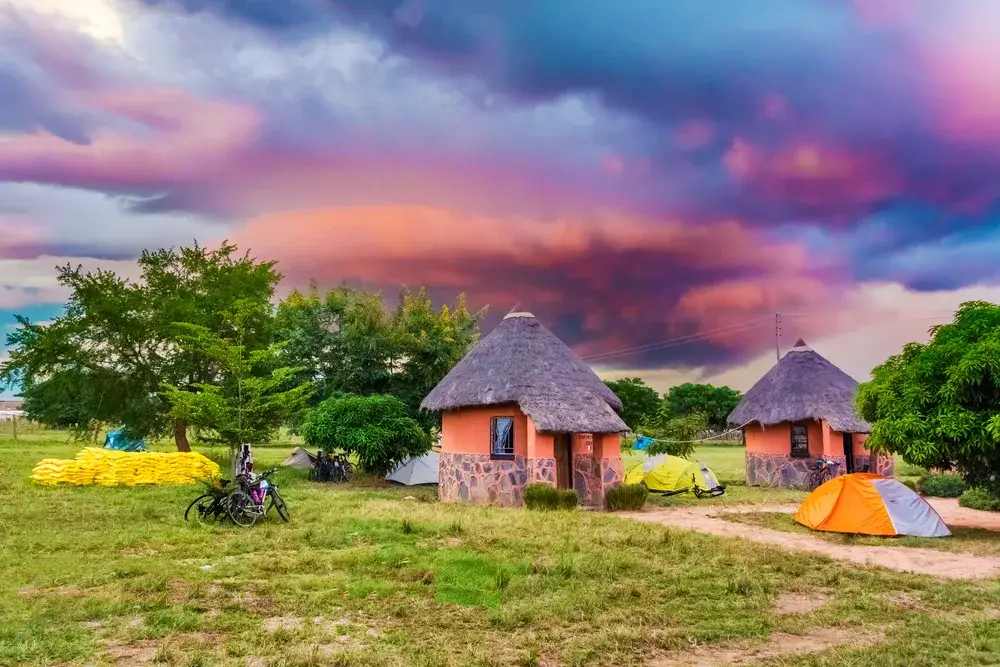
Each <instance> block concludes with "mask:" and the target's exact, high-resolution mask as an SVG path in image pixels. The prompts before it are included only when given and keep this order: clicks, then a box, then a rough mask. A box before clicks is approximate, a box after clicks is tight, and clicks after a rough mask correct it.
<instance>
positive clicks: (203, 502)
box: [184, 479, 233, 523]
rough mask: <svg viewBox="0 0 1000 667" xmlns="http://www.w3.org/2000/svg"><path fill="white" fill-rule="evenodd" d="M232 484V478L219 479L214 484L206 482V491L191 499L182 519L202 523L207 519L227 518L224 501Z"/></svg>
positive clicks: (231, 488) (231, 490)
mask: <svg viewBox="0 0 1000 667" xmlns="http://www.w3.org/2000/svg"><path fill="white" fill-rule="evenodd" d="M232 484H233V482H232V480H228V479H220V480H219V481H218V482H217V483H216V484H206V486H208V493H203V494H202V495H200V496H198V497H197V498H195V499H194V500H192V501H191V504H190V505H188V506H187V509H186V510H184V520H185V521H191V520H195V521H198V522H199V523H204V522H205V521H207V520H209V519H211V520H214V521H219V520H223V521H225V520H227V519H229V511H228V509H227V507H228V506H227V502H226V501H227V499H228V498H229V495H230V494H231V493H232V492H233V487H232ZM192 510H193V511H192Z"/></svg>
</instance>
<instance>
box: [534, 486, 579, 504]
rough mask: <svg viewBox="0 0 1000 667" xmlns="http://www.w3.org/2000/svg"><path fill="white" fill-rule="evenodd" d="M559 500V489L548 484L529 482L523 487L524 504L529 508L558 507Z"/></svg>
mask: <svg viewBox="0 0 1000 667" xmlns="http://www.w3.org/2000/svg"><path fill="white" fill-rule="evenodd" d="M573 495H576V494H573ZM560 501H561V498H560V493H559V490H558V489H556V488H555V487H554V486H549V485H548V484H529V485H528V486H526V487H524V505H525V507H527V508H528V509H529V510H554V509H559V507H560Z"/></svg>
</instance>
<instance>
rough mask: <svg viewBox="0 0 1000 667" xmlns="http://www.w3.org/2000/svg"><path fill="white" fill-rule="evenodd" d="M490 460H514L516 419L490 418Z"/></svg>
mask: <svg viewBox="0 0 1000 667" xmlns="http://www.w3.org/2000/svg"><path fill="white" fill-rule="evenodd" d="M490 458H493V459H512V458H514V418H513V417H491V418H490Z"/></svg>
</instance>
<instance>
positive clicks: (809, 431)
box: [729, 340, 893, 489]
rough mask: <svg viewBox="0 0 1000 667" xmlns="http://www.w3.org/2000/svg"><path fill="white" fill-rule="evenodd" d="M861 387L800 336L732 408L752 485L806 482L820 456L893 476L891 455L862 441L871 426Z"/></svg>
mask: <svg viewBox="0 0 1000 667" xmlns="http://www.w3.org/2000/svg"><path fill="white" fill-rule="evenodd" d="M857 391H858V382H857V380H855V379H854V378H852V377H851V376H849V375H848V374H847V373H845V372H844V371H842V370H840V369H839V368H837V367H836V366H834V365H833V364H832V363H830V362H829V361H827V360H826V359H824V358H823V357H822V356H820V355H819V354H817V353H816V352H814V351H813V350H812V348H810V347H809V346H808V345H806V344H805V343H804V342H803V341H802V340H799V341H798V342H796V343H795V347H793V348H792V349H791V350H789V351H788V353H787V354H785V356H784V357H782V358H781V360H780V361H779V362H778V363H777V364H775V365H774V366H773V367H772V368H771V370H770V371H768V372H767V374H766V375H764V377H762V378H761V379H760V380H758V381H757V384H755V385H754V386H753V387H752V388H751V389H750V391H748V392H747V393H746V394H745V395H744V396H743V400H741V401H740V404H739V405H737V406H736V409H735V410H733V412H732V414H730V415H729V423H730V424H732V425H734V426H742V425H744V424H745V425H746V426H745V428H744V434H745V438H746V475H747V484H749V485H750V486H780V487H791V488H800V489H806V488H808V486H809V477H810V473H811V470H810V467H811V466H812V465H813V463H814V462H815V461H816V459H818V458H820V457H822V458H824V459H828V460H831V461H837V462H838V463H840V466H838V469H837V471H836V472H837V474H844V473H851V472H862V471H863V470H866V469H867V470H869V471H870V472H874V473H878V474H881V475H885V476H887V477H892V474H893V464H892V457H891V456H873V455H872V454H871V452H869V451H868V450H867V449H866V448H865V440H866V438H867V437H868V434H869V433H871V430H872V429H871V425H870V424H869V423H868V422H866V421H864V420H863V419H861V418H860V417H859V416H858V415H857V413H856V412H855V411H854V396H855V394H857Z"/></svg>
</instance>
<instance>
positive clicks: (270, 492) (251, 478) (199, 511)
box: [184, 467, 291, 527]
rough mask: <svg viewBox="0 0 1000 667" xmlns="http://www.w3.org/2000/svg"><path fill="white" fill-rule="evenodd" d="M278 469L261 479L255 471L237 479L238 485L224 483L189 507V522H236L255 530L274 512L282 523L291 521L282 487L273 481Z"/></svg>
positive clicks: (186, 515)
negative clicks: (254, 525)
mask: <svg viewBox="0 0 1000 667" xmlns="http://www.w3.org/2000/svg"><path fill="white" fill-rule="evenodd" d="M275 470H277V468H275V469H272V470H268V471H267V472H265V473H264V474H263V475H260V476H259V477H258V476H257V475H255V474H254V473H253V469H252V467H248V468H247V470H246V472H244V473H243V474H240V475H237V476H236V480H235V482H233V481H231V480H225V479H224V480H220V481H219V482H218V483H217V484H216V485H212V486H210V487H209V490H208V492H207V493H204V494H202V495H200V496H198V497H197V498H195V499H194V500H193V501H191V504H190V505H188V507H187V509H186V510H185V511H184V519H185V520H186V521H199V522H205V521H209V520H211V521H232V522H233V523H234V524H236V525H237V526H247V527H248V526H252V525H253V524H255V523H256V522H257V520H258V519H260V518H261V517H264V516H266V515H267V513H268V512H270V511H271V510H272V509H273V510H274V511H275V512H277V514H278V516H279V517H281V519H282V521H290V520H291V515H290V513H289V511H288V505H287V504H286V503H285V499H284V498H283V497H282V496H281V493H280V492H279V491H278V486H277V485H276V484H275V483H274V482H273V481H271V476H272V475H273V474H274V472H275Z"/></svg>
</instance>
